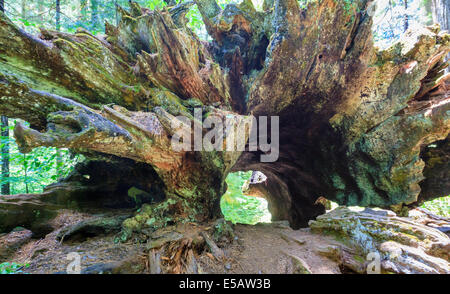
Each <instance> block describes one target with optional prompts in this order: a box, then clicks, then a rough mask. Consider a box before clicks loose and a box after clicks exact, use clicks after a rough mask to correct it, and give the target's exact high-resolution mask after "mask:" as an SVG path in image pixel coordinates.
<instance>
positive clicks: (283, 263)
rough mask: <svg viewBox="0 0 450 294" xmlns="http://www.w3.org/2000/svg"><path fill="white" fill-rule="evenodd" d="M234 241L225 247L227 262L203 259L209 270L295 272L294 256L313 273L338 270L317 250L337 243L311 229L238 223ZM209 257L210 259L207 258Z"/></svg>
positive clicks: (216, 271) (231, 272)
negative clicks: (293, 270) (293, 268)
mask: <svg viewBox="0 0 450 294" xmlns="http://www.w3.org/2000/svg"><path fill="white" fill-rule="evenodd" d="M234 233H235V235H236V237H235V241H234V242H233V243H232V244H231V245H230V246H228V248H225V249H224V251H225V254H226V255H227V256H228V260H227V261H225V263H224V264H221V263H218V262H211V258H208V257H207V256H201V257H200V263H201V265H202V267H203V268H204V270H205V271H206V272H208V273H230V274H284V273H292V257H291V256H296V257H298V258H300V259H301V260H303V261H304V262H305V265H306V266H307V267H308V269H309V270H310V271H311V273H313V274H339V273H341V272H340V270H339V266H338V264H337V263H336V262H334V261H331V260H330V259H328V258H326V257H324V256H321V255H319V254H318V253H317V249H318V248H323V247H327V246H330V245H333V244H336V245H337V242H336V241H334V239H332V238H331V237H328V236H322V235H316V234H312V233H311V232H310V230H309V229H300V230H295V231H294V230H292V229H291V228H290V227H287V226H281V225H279V224H257V225H255V226H250V225H236V226H235V229H234ZM207 259H209V261H208V260H207Z"/></svg>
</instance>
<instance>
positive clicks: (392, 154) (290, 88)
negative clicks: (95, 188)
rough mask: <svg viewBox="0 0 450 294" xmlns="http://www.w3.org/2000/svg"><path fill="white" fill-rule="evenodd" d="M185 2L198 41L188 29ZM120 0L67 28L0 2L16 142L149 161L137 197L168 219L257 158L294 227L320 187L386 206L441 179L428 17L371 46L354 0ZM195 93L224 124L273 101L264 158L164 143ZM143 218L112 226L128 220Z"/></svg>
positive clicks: (209, 202)
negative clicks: (101, 27) (11, 11)
mask: <svg viewBox="0 0 450 294" xmlns="http://www.w3.org/2000/svg"><path fill="white" fill-rule="evenodd" d="M191 5H197V6H198V8H199V10H200V12H201V14H202V17H203V19H204V23H205V25H206V28H207V31H208V33H209V34H210V36H211V37H212V38H213V40H212V41H211V42H204V41H201V40H199V38H198V37H197V36H196V35H195V34H194V33H193V32H192V31H191V30H190V29H189V28H187V26H186V20H185V13H186V12H187V11H188V9H189V7H190V6H191ZM118 9H119V14H120V16H121V21H120V23H119V25H118V26H117V27H116V26H113V25H111V24H106V36H105V37H102V36H93V35H91V34H90V33H89V32H86V31H84V30H81V29H80V30H78V31H77V32H76V33H75V34H66V33H60V32H54V31H47V30H42V31H41V34H40V35H39V36H30V35H28V34H27V33H25V32H24V31H22V30H21V29H19V28H18V27H17V26H15V25H14V24H13V23H12V22H11V21H10V20H8V19H7V18H6V17H5V15H3V14H0V44H1V46H0V113H2V114H4V115H8V116H10V117H17V118H22V119H24V120H27V121H28V122H30V127H27V126H25V125H23V124H18V125H17V126H16V128H15V136H16V138H17V140H18V142H19V145H20V147H21V148H22V150H23V151H29V150H31V148H34V147H37V146H56V147H67V148H71V149H72V150H73V151H74V152H79V153H84V154H86V156H87V157H88V158H89V157H95V156H98V154H99V153H101V154H103V155H102V156H105V155H111V156H113V157H114V158H126V159H128V160H131V161H133V162H135V163H136V164H138V163H139V165H147V166H148V168H149V169H151V170H154V173H153V172H151V173H150V174H151V175H150V176H149V177H150V178H151V179H150V180H149V181H152V182H153V181H154V182H155V185H156V184H157V185H159V186H160V187H161V189H162V190H163V191H164V194H165V195H166V198H167V199H166V202H164V203H163V204H153V205H152V206H149V207H147V208H146V209H143V210H145V211H147V212H149V214H153V215H156V214H157V215H160V216H161V219H164V217H167V215H168V214H170V215H171V217H170V219H171V220H174V221H177V220H180V219H190V220H197V221H201V220H205V219H207V218H211V217H214V216H216V215H217V214H218V213H219V209H218V203H219V202H218V200H219V198H220V196H221V195H222V193H223V192H224V189H225V187H224V180H225V177H226V175H227V173H229V172H230V171H231V170H233V169H234V170H260V171H262V172H264V173H265V174H266V175H267V176H268V181H267V186H265V188H264V190H265V191H264V192H263V194H266V195H268V198H270V199H271V202H272V203H274V204H273V206H274V207H276V213H275V214H274V217H275V218H279V219H280V218H281V219H288V220H289V221H290V223H291V225H292V226H293V227H300V226H306V225H307V222H308V220H310V219H312V218H314V217H316V216H317V215H319V214H321V213H323V212H324V207H323V206H322V205H321V204H316V200H317V198H318V197H320V196H324V197H326V198H328V199H332V200H335V201H337V202H338V203H340V204H347V205H362V206H380V207H389V206H392V205H400V206H401V205H410V204H411V205H413V204H414V203H417V201H422V200H423V199H429V198H432V197H439V196H443V195H447V194H448V193H449V186H448V185H446V184H441V185H439V186H438V187H436V186H435V185H433V184H432V183H435V182H444V181H446V178H448V177H447V176H446V174H447V173H446V170H448V168H447V167H448V164H445V162H447V163H448V160H446V159H447V157H448V152H446V151H445V150H448V148H447V147H448V146H447V145H448V140H446V137H447V135H448V132H449V126H450V123H449V105H450V104H449V103H448V102H449V98H448V92H446V89H445V82H446V80H448V76H442V75H443V69H445V67H446V64H445V63H444V62H443V58H444V56H445V55H446V54H447V53H448V52H449V47H450V45H449V35H448V34H445V33H443V32H439V28H437V27H430V28H423V29H420V30H414V31H407V32H406V33H405V36H404V37H403V38H402V39H401V41H398V42H396V43H395V44H393V45H392V46H391V47H390V48H388V49H385V50H379V49H377V48H375V47H374V44H373V40H372V31H371V27H372V18H371V11H372V10H373V9H374V7H373V5H372V3H371V1H367V0H354V1H335V0H320V1H314V2H312V3H310V4H309V5H308V7H307V9H301V8H300V7H299V4H298V2H297V1H295V0H275V1H265V3H264V11H257V10H256V9H255V8H254V7H253V5H252V3H251V1H250V0H244V1H243V2H242V3H241V4H239V5H235V4H229V5H227V6H226V8H225V9H221V8H220V7H219V6H218V5H217V3H216V2H215V1H214V0H197V1H196V3H192V2H185V3H182V4H179V5H177V6H172V7H168V8H164V9H163V10H153V11H152V10H148V9H145V8H141V7H139V6H138V5H137V4H135V3H132V4H131V9H130V11H125V10H124V9H122V8H118ZM195 107H201V108H202V110H203V113H204V117H207V116H211V115H216V116H218V117H221V118H225V117H227V118H229V117H232V118H233V119H234V120H235V121H236V122H237V124H244V123H246V122H248V119H249V118H248V116H247V115H249V114H252V115H255V116H272V115H273V116H279V117H280V130H279V132H280V138H279V142H280V148H279V154H280V156H279V159H278V161H276V162H272V163H261V162H260V155H261V153H264V152H263V151H262V150H259V151H257V152H244V153H242V152H239V151H235V152H231V151H214V152H206V151H198V152H193V151H175V150H174V149H173V148H171V145H170V138H171V137H172V136H173V135H174V133H175V132H176V130H177V129H176V128H174V125H178V126H180V125H182V122H179V121H178V119H177V118H176V117H177V116H179V115H183V116H186V117H188V118H190V120H191V123H192V124H195V123H199V122H198V121H196V120H195V119H194V117H193V108H195ZM176 122H178V124H174V123H176ZM269 133H270V132H269ZM436 141H439V142H438V143H436V144H435V146H434V148H430V147H428V146H430V144H431V143H433V142H436ZM103 158H108V157H107V156H106V157H103ZM442 162H444V164H442ZM105 164H106V165H107V164H108V161H107V160H105ZM115 166H116V167H117V166H120V165H115ZM118 168H119V169H120V167H118ZM126 169H129V166H128V165H127V168H126ZM145 170H146V169H145V168H143V167H142V166H140V167H139V169H138V171H141V172H142V173H143V174H140V175H138V176H137V178H138V179H142V178H145V177H144V176H145ZM140 182H141V184H142V185H141V187H142V186H143V185H144V182H145V180H142V181H141V180H140ZM133 185H134V184H130V186H133ZM125 186H126V185H125ZM144 186H145V185H144ZM127 188H128V187H127ZM121 189H123V186H122V188H121ZM144 189H145V187H144ZM125 190H126V189H125ZM149 219H150V216H149V215H141V216H140V217H136V218H134V219H131V220H129V221H128V222H126V225H127V228H128V230H139V229H142V228H143V227H145V226H150V225H152V222H149ZM127 235H128V234H127Z"/></svg>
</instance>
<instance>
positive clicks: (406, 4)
mask: <svg viewBox="0 0 450 294" xmlns="http://www.w3.org/2000/svg"><path fill="white" fill-rule="evenodd" d="M404 27H405V29H404V30H403V31H405V32H406V30H407V29H408V27H409V21H408V0H405V23H404Z"/></svg>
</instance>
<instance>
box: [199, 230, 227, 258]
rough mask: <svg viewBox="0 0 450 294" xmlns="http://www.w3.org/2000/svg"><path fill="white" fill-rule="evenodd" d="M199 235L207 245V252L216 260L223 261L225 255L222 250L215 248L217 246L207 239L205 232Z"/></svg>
mask: <svg viewBox="0 0 450 294" xmlns="http://www.w3.org/2000/svg"><path fill="white" fill-rule="evenodd" d="M201 235H202V236H203V238H204V239H205V242H206V244H207V245H208V248H209V250H210V251H211V253H212V255H213V256H214V257H215V258H216V259H217V260H223V258H224V257H225V254H224V253H223V251H222V249H220V248H219V246H217V244H216V243H215V242H214V241H213V240H212V239H211V237H209V235H208V233H207V232H202V233H201Z"/></svg>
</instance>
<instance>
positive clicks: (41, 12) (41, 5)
mask: <svg viewBox="0 0 450 294" xmlns="http://www.w3.org/2000/svg"><path fill="white" fill-rule="evenodd" d="M42 2H43V0H39V1H38V13H39V18H38V20H39V23H41V24H42V23H43V22H44V3H42Z"/></svg>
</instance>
